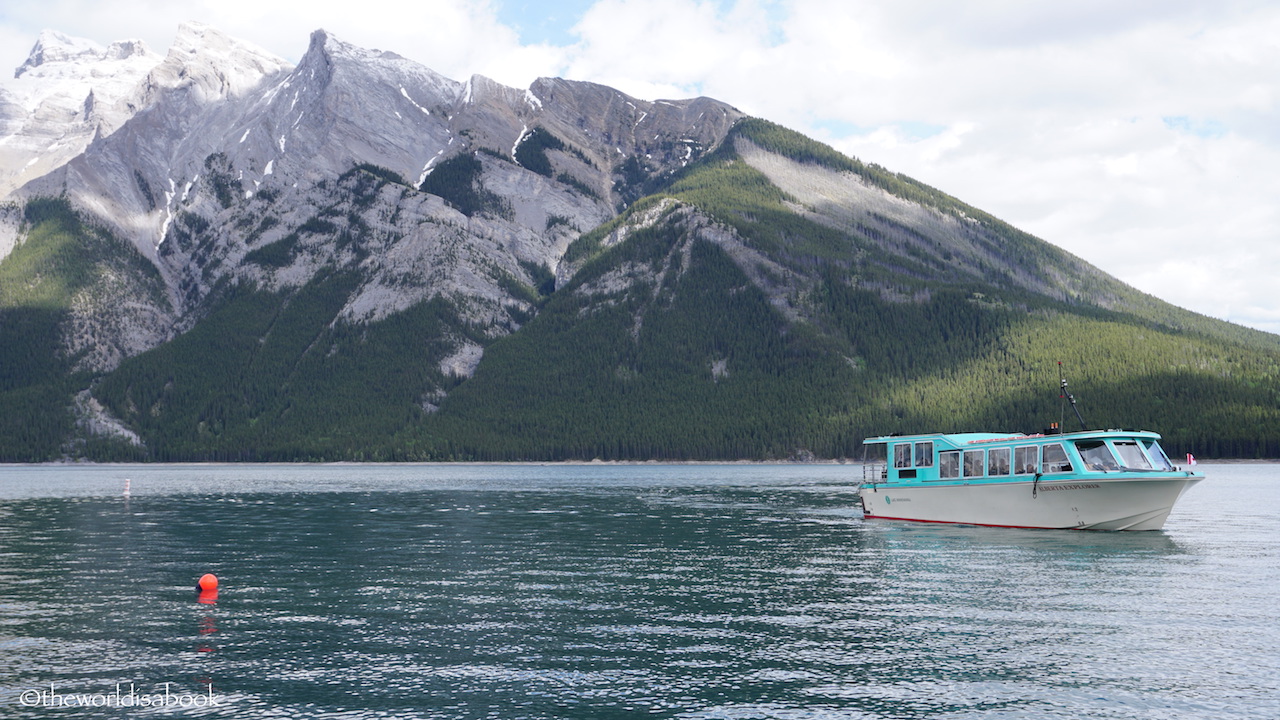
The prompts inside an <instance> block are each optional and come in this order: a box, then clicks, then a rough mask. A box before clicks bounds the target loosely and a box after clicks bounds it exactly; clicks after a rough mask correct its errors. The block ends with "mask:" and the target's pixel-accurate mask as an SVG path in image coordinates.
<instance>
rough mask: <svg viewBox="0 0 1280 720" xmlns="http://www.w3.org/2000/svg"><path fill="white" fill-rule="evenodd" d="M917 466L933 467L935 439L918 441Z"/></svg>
mask: <svg viewBox="0 0 1280 720" xmlns="http://www.w3.org/2000/svg"><path fill="white" fill-rule="evenodd" d="M916 467H933V441H931V440H926V441H925V442H918V443H916Z"/></svg>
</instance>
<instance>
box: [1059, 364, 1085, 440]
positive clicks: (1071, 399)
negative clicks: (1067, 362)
mask: <svg viewBox="0 0 1280 720" xmlns="http://www.w3.org/2000/svg"><path fill="white" fill-rule="evenodd" d="M1058 378H1059V379H1060V380H1061V381H1062V385H1061V388H1062V394H1061V395H1059V396H1058V397H1059V398H1060V399H1062V400H1067V401H1069V402H1070V403H1071V409H1072V410H1074V411H1075V413H1076V419H1077V420H1079V421H1080V429H1081V430H1084V431H1086V432H1087V431H1088V430H1089V428H1088V427H1087V426H1086V425H1085V424H1084V418H1083V417H1081V416H1080V408H1078V407H1076V397H1075V396H1074V395H1072V394H1071V393H1070V392H1069V391H1068V390H1067V376H1066V374H1065V373H1064V372H1063V370H1062V361H1061V360H1059V361H1058ZM1062 413H1063V415H1065V414H1066V409H1065V407H1064V409H1063V411H1062ZM1058 427H1062V426H1061V425H1059V426H1058Z"/></svg>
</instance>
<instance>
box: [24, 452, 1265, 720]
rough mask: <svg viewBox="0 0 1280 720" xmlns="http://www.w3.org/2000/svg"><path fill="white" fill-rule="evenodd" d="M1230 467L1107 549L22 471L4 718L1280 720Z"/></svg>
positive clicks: (1253, 560) (504, 497) (369, 476)
mask: <svg viewBox="0 0 1280 720" xmlns="http://www.w3.org/2000/svg"><path fill="white" fill-rule="evenodd" d="M1204 469H1206V471H1207V472H1208V475H1209V479H1208V480H1206V481H1205V482H1204V483H1201V484H1200V485H1199V486H1197V487H1196V488H1194V489H1193V490H1192V491H1191V492H1190V493H1189V494H1188V496H1187V497H1185V498H1184V499H1183V504H1181V505H1180V506H1179V507H1178V508H1177V509H1176V510H1175V511H1174V515H1173V516H1172V517H1171V518H1170V520H1169V523H1168V525H1167V526H1166V529H1165V530H1164V531H1163V532H1158V533H1078V532H1059V531H1040V532H1036V531H1016V530H992V529H975V528H952V527H939V526H923V525H911V524H898V523H888V522H864V521H863V520H862V518H861V513H860V512H859V511H858V510H857V509H856V508H855V507H854V506H853V505H852V499H853V496H852V493H851V487H852V485H851V484H850V483H851V482H852V481H853V479H854V478H858V477H861V475H860V472H859V468H857V467H856V466H854V467H839V466H781V467H772V466H763V467H762V466H674V467H652V466H607V467H594V466H569V467H565V466H553V467H539V466H479V467H475V466H460V467H454V466H445V467H441V466H394V467H386V466H362V465H350V466H320V467H307V466H301V467H300V466H284V467H281V466H248V467H246V466H128V467H122V466H105V467H38V468H16V467H5V468H0V717H12V718H48V717H58V718H71V717H75V718H98V717H138V716H142V717H147V716H165V717H172V716H199V717H219V718H222V717H226V718H231V717H234V718H622V717H657V718H857V719H863V718H1080V717H1091V718H1153V719H1154V718H1258V717H1271V716H1274V715H1275V714H1276V712H1275V710H1276V709H1277V708H1280V702H1278V701H1277V698H1280V650H1278V649H1277V648H1280V623H1276V622H1275V619H1274V613H1275V608H1276V607H1277V605H1276V603H1277V601H1276V597H1277V593H1278V591H1280V468H1278V467H1277V466H1274V465H1206V466H1205V468H1204ZM125 478H128V479H129V480H130V489H131V494H130V496H128V497H125V496H123V494H122V492H121V491H122V489H123V487H124V479H125ZM205 572H213V573H216V574H217V575H218V576H219V577H220V578H221V581H222V585H221V588H220V590H219V594H218V598H217V603H216V604H215V605H207V604H201V603H198V602H196V600H197V594H196V592H195V590H194V586H195V583H196V580H197V579H198V578H199V576H200V575H201V574H203V573H205ZM166 683H167V684H168V686H167V687H168V691H169V693H170V697H171V698H172V700H170V702H173V703H176V702H178V701H179V700H182V701H183V702H185V704H186V705H187V706H185V707H184V706H180V705H176V704H175V705H171V706H170V707H167V708H156V707H139V706H136V704H137V702H138V701H136V700H135V701H134V704H135V706H128V705H126V706H124V707H121V706H119V705H120V704H123V703H126V702H128V701H127V700H123V699H122V698H125V697H128V696H129V691H130V687H131V686H132V688H133V690H134V695H133V697H135V698H138V697H141V696H144V695H146V696H148V697H151V698H160V697H163V695H162V694H163V693H164V691H165V689H166ZM51 685H52V688H53V691H54V692H55V693H57V694H59V695H61V696H63V700H62V701H61V702H63V703H66V702H75V700H74V699H72V700H67V699H66V698H67V697H69V696H70V697H72V698H74V697H75V696H84V698H85V699H86V700H87V701H89V702H93V701H95V698H101V701H100V702H108V703H114V706H107V707H91V708H83V707H49V706H48V705H49V698H50V695H49V689H50V686H51ZM117 686H119V687H120V689H121V694H120V695H118V696H116V697H115V699H114V700H113V699H112V697H111V693H112V692H113V691H115V690H116V689H117ZM210 697H212V700H213V703H214V704H213V705H207V703H208V701H209V698H210ZM1266 708H1271V710H1270V711H1267V710H1266Z"/></svg>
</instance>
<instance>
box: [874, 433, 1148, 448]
mask: <svg viewBox="0 0 1280 720" xmlns="http://www.w3.org/2000/svg"><path fill="white" fill-rule="evenodd" d="M1106 437H1126V438H1144V439H1148V440H1159V439H1160V434H1159V433H1154V432H1151V431H1149V430H1116V429H1111V430H1085V431H1081V432H1070V433H1036V434H1034V435H1028V434H1026V433H1017V432H1006V433H998V432H997V433H925V434H922V435H879V436H876V437H869V438H867V439H865V440H863V441H862V443H863V444H864V445H878V444H885V443H890V442H902V441H904V440H906V441H911V442H914V441H917V440H942V441H943V442H946V443H948V444H951V445H974V444H983V443H996V442H1004V441H1007V442H1023V441H1027V440H1057V439H1068V440H1083V439H1088V438H1106Z"/></svg>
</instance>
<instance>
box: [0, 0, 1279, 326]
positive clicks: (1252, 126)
mask: <svg viewBox="0 0 1280 720" xmlns="http://www.w3.org/2000/svg"><path fill="white" fill-rule="evenodd" d="M507 1H508V0H487V1H485V0H482V1H480V2H468V1H467V0H365V1H364V2H360V3H344V4H328V3H323V4H316V3H308V4H303V3H281V2H274V3H264V2H262V1H261V0H193V1H192V2H189V3H187V4H186V5H182V4H174V3H170V2H166V1H163V0H116V1H114V2H110V1H109V2H102V1H101V0H98V1H96V2H95V1H93V0H46V1H45V2H43V3H19V4H11V5H17V7H13V8H6V9H5V10H4V11H3V14H0V47H2V48H4V53H5V54H4V55H3V56H2V57H0V61H5V62H9V63H10V66H11V67H12V66H16V65H17V64H19V63H21V62H22V60H23V59H24V58H25V55H26V52H27V50H28V49H29V48H30V46H31V43H33V42H34V39H35V35H36V33H38V31H39V30H40V29H41V28H43V27H53V28H55V29H59V30H62V31H64V32H67V33H69V34H72V35H79V36H83V37H89V38H92V39H95V40H97V41H98V42H102V43H104V44H105V43H107V42H110V41H112V40H117V39H123V38H127V37H139V36H140V37H142V38H143V39H144V40H146V41H147V42H148V44H150V45H151V46H152V48H153V49H155V50H157V51H159V52H164V51H165V50H166V49H167V45H168V43H169V41H170V40H171V39H172V37H173V32H174V29H175V28H176V27H177V24H178V23H179V22H181V21H183V20H188V19H193V20H200V21H203V22H207V23H209V24H211V25H214V26H215V27H218V28H219V29H221V30H223V31H225V32H227V33H229V34H231V35H233V36H236V37H240V38H243V39H245V40H249V41H251V42H254V43H257V44H258V45H261V46H262V47H264V48H267V49H268V50H271V51H273V52H275V53H277V54H280V55H281V56H283V57H285V58H286V59H290V60H297V59H298V56H299V55H300V54H301V53H302V52H303V51H304V50H305V48H306V45H307V36H308V34H309V33H310V32H311V31H312V30H314V29H316V28H319V27H323V28H325V29H327V30H329V31H331V32H332V33H334V34H335V35H337V36H338V37H341V38H343V39H344V40H347V41H349V42H353V43H356V44H358V45H363V46H366V47H376V48H380V49H384V50H391V51H394V52H397V53H399V54H401V55H404V56H406V57H410V58H412V59H414V60H417V61H419V62H422V63H423V64H425V65H428V66H429V67H432V68H433V69H435V70H437V71H438V72H441V73H443V74H445V75H448V76H450V77H453V78H455V79H460V80H461V79H466V78H467V77H469V76H470V75H471V74H472V73H480V74H484V75H488V76H490V77H493V78H494V79H496V80H499V81H500V82H504V83H506V84H509V85H514V86H520V87H522V86H527V85H528V83H529V82H530V81H532V80H533V79H534V78H535V77H537V76H539V75H561V76H565V77H569V78H571V79H577V80H590V81H593V82H601V83H605V84H609V85H612V86H614V87H618V88H619V89H621V90H623V91H625V92H628V93H631V94H633V95H636V96H639V97H643V98H649V99H656V98H659V97H673V96H688V95H692V94H705V95H708V96H711V97H715V98H718V99H720V100H724V101H725V102H728V103H730V104H732V105H735V106H737V107H739V108H741V109H742V110H744V111H745V112H748V113H751V114H754V115H758V116H762V117H766V118H769V119H771V120H775V121H777V122H781V123H783V124H785V125H788V126H791V127H794V128H796V129H797V130H800V131H802V132H805V133H807V134H810V135H813V136H814V137H817V138H819V139H822V140H825V141H827V142H830V143H831V144H833V145H835V146H836V147H837V148H839V149H841V150H843V151H845V152H849V153H851V154H854V155H857V156H858V157H860V158H862V159H864V160H867V161H870V162H876V163H879V164H881V165H884V166H886V167H888V168H890V169H891V170H895V171H899V172H904V173H906V174H908V175H911V176H913V177H916V178H918V179H920V180H921V181H923V182H926V183H929V184H931V185H933V186H935V187H938V188H939V189H941V190H943V191H945V192H948V193H950V194H952V195H955V196H957V197H958V198H960V199H961V200H964V201H966V202H968V203H970V204H972V205H975V206H977V207H979V208H981V209H983V210H986V211H988V212H990V213H992V214H993V215H996V216H998V217H1001V218H1002V219H1004V220H1006V221H1008V222H1010V223H1012V224H1014V225H1016V226H1018V227H1021V228H1023V229H1025V230H1027V231H1029V232H1031V233H1033V234H1035V235H1037V236H1039V237H1041V238H1043V239H1045V240H1048V241H1050V242H1053V243H1055V244H1057V245H1059V246H1061V247H1064V248H1066V249H1067V250H1069V251H1071V252H1074V253H1075V254H1077V255H1080V256H1082V257H1084V258H1085V259H1086V260H1088V261H1090V262H1092V263H1094V264H1096V265H1098V266H1100V267H1101V268H1102V269H1103V270H1105V271H1107V272H1109V273H1111V274H1114V275H1116V276H1118V277H1119V278H1121V279H1122V280H1124V281H1126V282H1129V283H1131V284H1133V285H1135V286H1137V287H1139V288H1140V289H1143V290H1146V291H1148V292H1151V293H1153V294H1155V295H1157V296H1159V297H1162V298H1164V299H1166V300H1169V301H1171V302H1174V303H1176V304H1178V305H1181V306H1183V307H1188V308H1190V309H1193V310H1197V311H1200V312H1204V313H1206V314H1210V315H1215V316H1218V317H1228V318H1230V319H1233V320H1236V321H1239V322H1245V323H1248V324H1251V325H1253V326H1255V327H1261V328H1264V329H1269V330H1272V331H1280V299H1277V298H1275V297H1273V295H1274V293H1272V292H1271V291H1270V288H1271V287H1272V286H1273V284H1274V281H1273V279H1272V278H1271V277H1270V276H1271V274H1272V272H1273V269H1274V268H1276V267H1277V264H1276V261H1280V257H1277V252H1276V251H1272V250H1271V247H1272V246H1273V245H1275V244H1276V240H1278V239H1280V209H1277V207H1276V202H1275V198H1277V197H1280V174H1277V173H1275V172H1274V168H1275V167H1277V166H1280V117H1278V115H1280V109H1278V108H1280V105H1278V104H1280V75H1278V74H1277V73H1276V68H1278V67H1280V44H1277V43H1276V42H1275V40H1274V38H1276V37H1280V7H1278V6H1276V5H1275V3H1273V2H1268V1H1267V0H1221V1H1220V2H1214V3H1204V2H1201V1H1200V0H1077V1H1076V2H1072V3H1061V2H1048V1H1042V2H1027V0H973V1H971V2H965V3H938V2H936V1H934V0H894V2H882V1H872V0H852V1H850V0H791V1H790V2H783V1H780V0H599V1H598V2H596V3H595V4H594V5H593V6H591V7H589V8H588V9H587V10H586V12H585V13H583V14H581V16H580V17H574V13H575V12H576V10H571V9H568V7H567V6H565V7H561V6H559V5H558V4H557V3H548V5H549V6H550V7H548V8H547V12H546V16H547V17H556V18H559V19H561V20H562V21H563V22H566V23H568V24H570V25H572V27H571V28H570V36H571V37H575V38H577V42H576V44H574V45H571V46H565V47H556V46H550V45H522V44H521V43H520V40H519V36H518V34H517V33H516V31H515V30H514V29H513V27H512V26H511V25H510V24H508V23H515V22H518V21H516V20H511V21H508V20H506V19H505V18H506V17H507V16H506V15H505V14H504V7H503V3H504V2H507ZM580 4H581V3H580V2H575V3H573V5H574V6H575V7H576V6H578V5H580ZM530 16H531V15H530V14H529V13H528V12H527V9H525V17H530Z"/></svg>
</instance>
